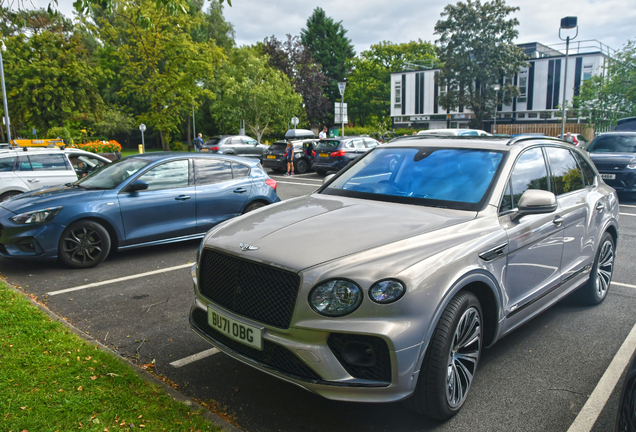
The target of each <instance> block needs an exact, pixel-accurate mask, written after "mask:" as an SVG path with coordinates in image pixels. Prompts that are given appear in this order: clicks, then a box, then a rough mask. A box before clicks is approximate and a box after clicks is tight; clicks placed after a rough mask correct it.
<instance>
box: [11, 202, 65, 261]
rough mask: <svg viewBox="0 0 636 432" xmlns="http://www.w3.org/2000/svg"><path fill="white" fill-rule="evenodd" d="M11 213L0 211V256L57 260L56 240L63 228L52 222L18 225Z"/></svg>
mask: <svg viewBox="0 0 636 432" xmlns="http://www.w3.org/2000/svg"><path fill="white" fill-rule="evenodd" d="M11 216H14V214H13V213H11V212H9V211H7V210H4V209H0V256H3V257H5V258H19V259H27V260H28V259H32V260H49V259H50V260H54V259H56V258H57V246H58V240H59V238H60V236H61V235H62V232H63V231H64V228H65V227H64V226H62V225H58V224H56V223H54V222H48V223H43V224H32V225H31V224H24V225H18V224H15V223H13V222H11V221H10V220H9V218H10V217H11Z"/></svg>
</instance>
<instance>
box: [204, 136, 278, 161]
mask: <svg viewBox="0 0 636 432" xmlns="http://www.w3.org/2000/svg"><path fill="white" fill-rule="evenodd" d="M267 149H268V146H266V145H264V144H260V143H259V142H258V141H256V140H255V139H254V138H252V137H248V136H245V135H221V136H217V137H212V138H210V139H209V140H207V141H206V142H205V143H204V144H203V147H202V148H201V151H203V152H210V153H219V154H225V155H234V156H243V157H251V158H256V159H259V160H263V154H264V153H265V152H266V151H267Z"/></svg>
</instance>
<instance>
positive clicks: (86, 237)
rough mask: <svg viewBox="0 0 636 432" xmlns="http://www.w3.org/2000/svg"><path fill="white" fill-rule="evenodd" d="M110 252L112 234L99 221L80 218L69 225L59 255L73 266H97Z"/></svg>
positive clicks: (79, 267)
mask: <svg viewBox="0 0 636 432" xmlns="http://www.w3.org/2000/svg"><path fill="white" fill-rule="evenodd" d="M109 252H110V235H109V234H108V231H106V229H105V228H104V227H103V226H101V225H100V224H99V223H97V222H94V221H90V220H80V221H77V222H74V223H72V224H71V225H69V226H68V227H67V228H66V229H65V230H64V232H63V233H62V236H61V237H60V242H59V245H58V257H59V258H60V261H62V262H63V263H64V264H65V265H66V266H68V267H71V268H77V269H81V268H90V267H95V266H96V265H98V264H99V263H101V262H102V261H104V260H105V259H106V257H107V256H108V253H109Z"/></svg>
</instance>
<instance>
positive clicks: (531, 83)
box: [526, 62, 534, 110]
mask: <svg viewBox="0 0 636 432" xmlns="http://www.w3.org/2000/svg"><path fill="white" fill-rule="evenodd" d="M533 97H534V62H530V69H528V103H527V104H526V109H527V110H531V109H532V100H533Z"/></svg>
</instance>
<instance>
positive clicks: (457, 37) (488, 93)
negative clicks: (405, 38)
mask: <svg viewBox="0 0 636 432" xmlns="http://www.w3.org/2000/svg"><path fill="white" fill-rule="evenodd" d="M517 10H519V8H518V7H511V6H507V5H506V3H505V1H504V0H492V1H487V2H484V3H483V4H482V3H481V1H480V0H475V1H473V0H468V1H467V2H466V3H463V2H459V3H457V4H456V5H451V4H449V5H447V6H446V7H445V8H444V11H443V12H442V17H446V19H444V20H439V21H438V22H437V24H435V34H438V35H439V36H440V38H439V39H438V40H437V42H438V47H439V53H440V58H441V60H442V61H443V62H444V66H443V67H442V69H441V71H440V85H446V86H447V91H446V94H445V95H441V96H440V98H439V101H440V104H441V105H442V106H444V107H446V108H451V109H452V108H454V107H467V108H469V109H470V110H471V111H472V112H473V113H474V115H475V118H474V120H473V122H472V125H473V126H475V127H479V128H480V129H481V128H483V120H484V117H485V116H486V115H487V114H490V113H492V112H493V111H494V110H495V105H497V102H498V101H499V103H501V102H502V101H503V102H506V103H508V102H509V101H510V100H511V99H512V97H514V96H517V95H518V94H519V89H518V88H517V87H516V86H513V85H512V84H510V83H507V84H505V85H502V86H501V87H502V88H501V90H500V91H498V92H497V91H495V90H494V88H493V86H494V85H495V84H502V79H503V78H504V77H512V76H513V75H514V74H515V73H517V72H518V71H519V69H520V68H521V67H522V66H524V65H525V64H526V56H525V54H524V53H523V51H522V50H521V49H520V48H519V47H517V46H516V45H515V44H514V40H515V39H516V38H517V36H518V31H517V30H516V26H518V25H519V21H518V20H517V19H516V18H508V15H510V14H511V13H513V12H515V11H517Z"/></svg>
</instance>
